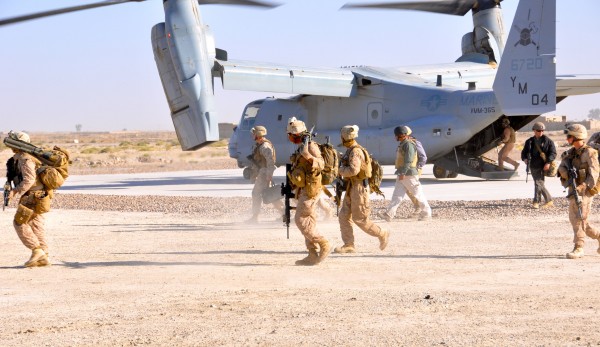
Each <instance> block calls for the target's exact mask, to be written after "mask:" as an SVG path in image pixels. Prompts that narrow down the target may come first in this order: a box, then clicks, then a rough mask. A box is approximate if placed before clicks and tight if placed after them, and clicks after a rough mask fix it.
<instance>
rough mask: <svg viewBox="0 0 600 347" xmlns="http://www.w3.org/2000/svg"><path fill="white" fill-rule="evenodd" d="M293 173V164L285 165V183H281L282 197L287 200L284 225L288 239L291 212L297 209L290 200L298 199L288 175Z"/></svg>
mask: <svg viewBox="0 0 600 347" xmlns="http://www.w3.org/2000/svg"><path fill="white" fill-rule="evenodd" d="M291 171H292V164H285V183H281V195H283V197H284V198H285V214H284V217H283V224H285V226H286V228H287V238H288V239H289V238H290V220H291V213H290V212H291V210H295V209H296V207H294V206H292V205H291V204H290V199H293V198H295V197H296V194H294V192H293V190H292V184H291V183H290V176H289V175H288V174H289V173H290V172H291Z"/></svg>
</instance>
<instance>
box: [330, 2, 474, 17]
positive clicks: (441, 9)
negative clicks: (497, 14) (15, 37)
mask: <svg viewBox="0 0 600 347" xmlns="http://www.w3.org/2000/svg"><path fill="white" fill-rule="evenodd" d="M477 3H478V1H477V0H435V1H410V2H388V3H378V4H366V3H364V4H346V5H344V6H343V7H342V8H389V9H398V10H414V11H425V12H435V13H443V14H452V15H456V16H464V15H465V14H467V12H469V11H470V10H471V9H472V8H473V7H475V6H477Z"/></svg>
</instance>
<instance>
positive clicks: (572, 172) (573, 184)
mask: <svg viewBox="0 0 600 347" xmlns="http://www.w3.org/2000/svg"><path fill="white" fill-rule="evenodd" d="M567 172H568V175H569V178H568V182H567V186H568V187H569V188H571V192H570V193H569V194H567V199H568V198H569V197H571V196H573V197H574V198H575V203H576V204H577V216H578V217H579V219H581V220H583V210H582V205H583V201H582V200H581V196H579V194H578V193H577V177H578V174H577V169H575V168H574V167H573V158H571V159H569V160H567Z"/></svg>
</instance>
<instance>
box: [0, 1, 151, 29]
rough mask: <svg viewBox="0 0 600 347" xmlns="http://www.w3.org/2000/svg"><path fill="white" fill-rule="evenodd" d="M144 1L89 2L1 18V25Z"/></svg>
mask: <svg viewBox="0 0 600 347" xmlns="http://www.w3.org/2000/svg"><path fill="white" fill-rule="evenodd" d="M142 1H146V0H108V1H102V2H96V3H93V4H87V5H80V6H73V7H65V8H62V9H58V10H51V11H45V12H38V13H33V14H28V15H25V16H19V17H13V18H7V19H2V20H0V26H2V25H8V24H14V23H19V22H24V21H28V20H32V19H37V18H43V17H49V16H55V15H57V14H63V13H69V12H76V11H82V10H87V9H90V8H96V7H103V6H111V5H118V4H122V3H126V2H142Z"/></svg>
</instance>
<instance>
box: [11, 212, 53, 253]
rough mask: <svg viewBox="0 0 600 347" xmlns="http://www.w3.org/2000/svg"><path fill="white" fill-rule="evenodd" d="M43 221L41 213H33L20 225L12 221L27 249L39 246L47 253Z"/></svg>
mask: <svg viewBox="0 0 600 347" xmlns="http://www.w3.org/2000/svg"><path fill="white" fill-rule="evenodd" d="M44 222H45V218H44V216H43V215H41V214H33V216H31V219H30V220H29V221H28V222H27V223H24V224H21V225H18V224H17V223H15V222H14V221H13V226H14V227H15V231H16V232H17V235H18V236H19V239H21V242H22V243H23V244H24V245H25V247H27V248H29V249H35V248H41V249H42V250H43V251H44V252H46V253H48V244H47V243H46V229H45V228H44Z"/></svg>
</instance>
